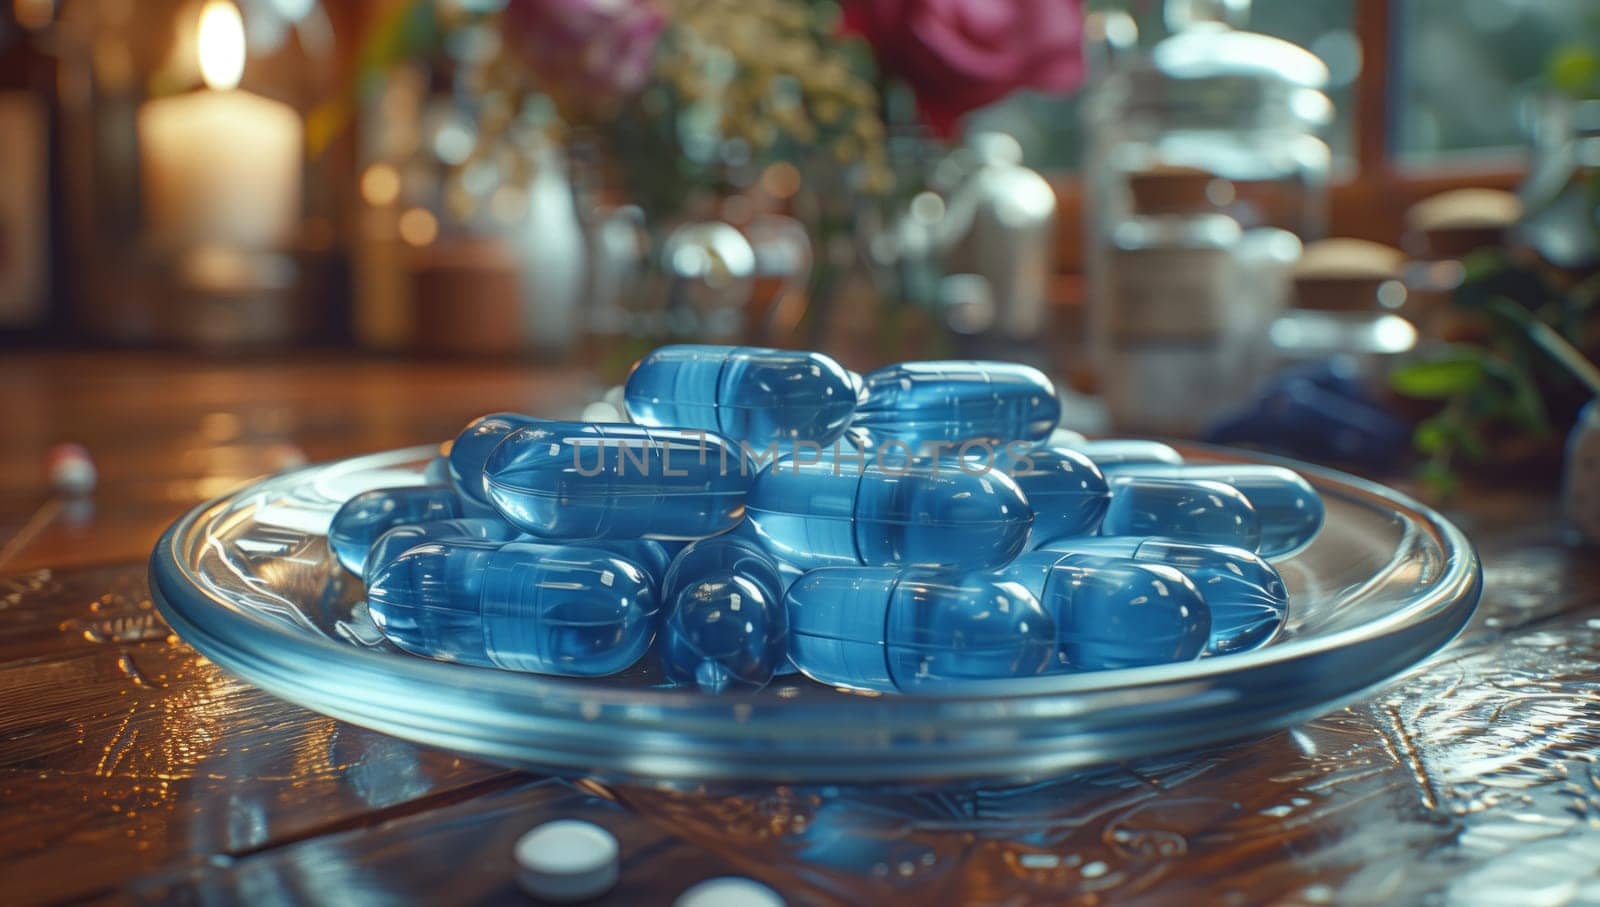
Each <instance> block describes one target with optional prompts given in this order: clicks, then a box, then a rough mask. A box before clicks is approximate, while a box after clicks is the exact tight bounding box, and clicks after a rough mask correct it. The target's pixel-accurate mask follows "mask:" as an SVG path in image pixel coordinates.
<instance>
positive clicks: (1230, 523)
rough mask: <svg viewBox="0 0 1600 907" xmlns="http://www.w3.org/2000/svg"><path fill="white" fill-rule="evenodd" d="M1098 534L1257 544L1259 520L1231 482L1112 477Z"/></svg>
mask: <svg viewBox="0 0 1600 907" xmlns="http://www.w3.org/2000/svg"><path fill="white" fill-rule="evenodd" d="M1110 481H1111V506H1109V507H1107V508H1106V515H1105V519H1103V520H1101V521H1100V534H1101V535H1141V536H1142V535H1159V536H1164V537H1166V538H1170V539H1173V540H1175V541H1180V542H1197V543H1199V544H1202V545H1233V546H1235V547H1237V548H1243V549H1245V550H1247V551H1258V550H1260V547H1261V519H1260V517H1258V516H1257V515H1256V509H1255V507H1253V506H1251V504H1250V500H1249V499H1248V498H1246V497H1245V496H1244V495H1243V494H1241V493H1240V492H1239V490H1238V489H1236V488H1234V487H1233V486H1232V485H1224V484H1222V483H1221V482H1213V481H1210V480H1207V479H1153V478H1145V477H1143V476H1120V475H1119V476H1112V477H1111V480H1110Z"/></svg>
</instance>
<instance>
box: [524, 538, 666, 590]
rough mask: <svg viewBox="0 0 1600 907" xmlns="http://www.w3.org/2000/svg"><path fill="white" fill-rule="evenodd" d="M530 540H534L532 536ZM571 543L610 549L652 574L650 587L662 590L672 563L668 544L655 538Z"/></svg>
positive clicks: (604, 549)
mask: <svg viewBox="0 0 1600 907" xmlns="http://www.w3.org/2000/svg"><path fill="white" fill-rule="evenodd" d="M529 541H534V539H532V538H530V539H529ZM569 544H572V545H575V546H577V547H579V548H593V549H595V550H597V551H609V552H611V553H612V554H615V555H616V556H617V557H620V558H622V559H623V560H625V561H632V562H633V563H634V565H636V566H638V567H641V568H643V570H644V572H645V573H647V574H649V576H650V588H652V589H656V590H658V591H659V590H660V588H661V580H662V578H663V577H665V576H666V575H667V568H668V567H670V566H671V565H672V555H671V554H669V553H668V552H667V546H666V545H663V544H662V543H660V542H657V541H655V540H653V539H590V540H585V541H575V542H570V543H569ZM656 598H657V600H659V601H661V602H666V601H667V600H668V599H667V598H666V597H665V596H662V595H659V594H658V595H657V596H656Z"/></svg>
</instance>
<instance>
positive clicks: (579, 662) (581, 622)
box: [367, 541, 658, 677]
mask: <svg viewBox="0 0 1600 907" xmlns="http://www.w3.org/2000/svg"><path fill="white" fill-rule="evenodd" d="M657 602H658V599H657V598H656V595H655V592H654V591H653V590H652V589H651V588H650V581H649V578H648V577H646V576H645V574H644V571H642V570H640V569H639V567H638V566H636V565H635V564H633V563H631V562H629V561H625V560H623V559H621V558H618V557H615V556H613V555H611V554H609V553H608V552H605V551H599V550H596V549H594V548H585V547H580V546H575V545H541V544H529V543H526V542H511V543H509V544H504V545H497V544H495V543H492V542H465V541H457V542H430V543H428V544H424V545H421V546H419V547H416V548H412V549H410V550H408V551H406V552H405V553H404V554H401V555H400V556H399V557H397V558H395V559H394V560H392V561H390V562H389V563H388V564H387V565H386V566H384V567H382V568H380V569H379V570H378V571H377V573H376V574H375V575H374V576H373V579H372V583H371V585H369V586H368V587H367V609H368V611H369V612H370V613H371V614H372V620H373V622H374V623H375V624H376V625H377V627H378V629H379V630H381V631H382V632H383V635H384V636H385V637H387V638H388V639H389V641H390V642H392V643H394V644H395V645H397V646H399V647H400V648H402V649H404V650H406V651H407V652H411V653H413V654H415V655H423V656H426V657H428V658H437V659H440V660H443V661H454V662H460V663H462V664H470V665H479V666H482V667H492V668H504V669H506V670H508V671H532V672H534V673H539V674H561V675H565V676H569V677H597V676H600V675H604V674H615V673H617V672H618V671H621V670H624V669H626V668H627V667H628V666H630V665H632V664H633V663H634V662H636V661H638V660H639V657H640V656H642V655H643V654H644V652H645V650H646V649H647V648H649V646H650V641H651V640H652V639H653V638H654V636H655V629H656V616H657V614H656V612H657V610H658V605H657Z"/></svg>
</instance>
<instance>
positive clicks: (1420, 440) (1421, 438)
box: [1411, 418, 1450, 456]
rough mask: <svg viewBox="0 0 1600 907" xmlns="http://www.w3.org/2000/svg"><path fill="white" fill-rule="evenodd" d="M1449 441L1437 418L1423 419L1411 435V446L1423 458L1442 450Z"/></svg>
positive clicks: (1447, 434)
mask: <svg viewBox="0 0 1600 907" xmlns="http://www.w3.org/2000/svg"><path fill="white" fill-rule="evenodd" d="M1449 440H1450V438H1449V432H1448V431H1446V430H1445V428H1444V426H1442V425H1440V424H1439V420H1438V419H1437V418H1432V419H1423V420H1422V421H1421V422H1418V423H1417V427H1416V429H1415V430H1414V431H1412V433H1411V444H1412V446H1413V447H1415V448H1416V449H1417V453H1420V454H1423V455H1424V456H1432V455H1433V454H1436V453H1438V452H1439V451H1440V450H1443V449H1444V446H1445V445H1446V444H1447V443H1449Z"/></svg>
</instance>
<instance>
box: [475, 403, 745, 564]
mask: <svg viewBox="0 0 1600 907" xmlns="http://www.w3.org/2000/svg"><path fill="white" fill-rule="evenodd" d="M484 475H485V476H486V485H485V487H486V489H487V490H488V492H489V499H490V501H491V502H492V503H493V504H494V506H495V507H496V508H497V509H499V511H500V513H501V514H502V515H503V516H504V517H505V518H506V520H508V521H509V522H510V523H511V524H512V525H513V526H516V527H517V528H518V529H521V530H522V531H523V532H526V533H528V534H529V535H532V536H536V537H538V538H541V539H561V540H571V539H638V538H649V539H696V538H704V537H706V536H710V535H716V534H717V533H720V532H725V531H727V530H728V529H731V528H732V527H733V525H734V524H735V523H737V522H738V521H739V519H740V517H742V516H743V515H744V499H745V492H746V491H747V490H748V489H749V487H750V483H751V481H752V480H753V478H754V475H755V469H754V467H753V465H752V464H751V463H750V461H749V459H748V458H747V457H745V456H744V454H743V453H742V452H741V451H740V450H739V449H738V447H737V446H735V445H734V443H733V442H732V441H729V440H728V439H727V438H724V437H722V436H720V435H716V434H713V433H711V432H702V431H676V430H672V429H661V428H644V427H642V426H638V425H626V424H604V423H589V422H543V423H540V424H539V425H536V426H530V427H528V428H522V429H518V430H517V431H514V432H512V433H511V434H509V435H507V436H506V438H505V440H504V441H501V442H500V445H499V446H498V447H496V448H495V449H494V452H493V453H492V454H490V455H489V461H488V463H487V464H486V465H485V468H484Z"/></svg>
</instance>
